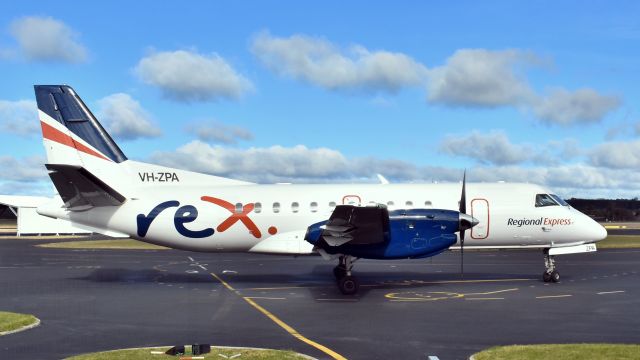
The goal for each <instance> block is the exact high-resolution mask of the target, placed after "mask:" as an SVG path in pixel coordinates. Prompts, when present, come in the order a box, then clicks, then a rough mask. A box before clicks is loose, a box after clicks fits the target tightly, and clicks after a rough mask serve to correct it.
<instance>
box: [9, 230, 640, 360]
mask: <svg viewBox="0 0 640 360" xmlns="http://www.w3.org/2000/svg"><path fill="white" fill-rule="evenodd" d="M74 240H77V239H74ZM48 241H50V240H48ZM39 243H42V241H38V240H22V239H2V238H0V310H2V311H14V312H24V313H31V314H34V315H35V316H37V317H38V318H39V319H41V321H42V323H41V325H40V326H39V327H37V328H34V329H31V330H28V331H24V332H20V333H16V334H11V335H6V336H2V337H0V358H2V359H60V358H65V357H68V356H71V355H75V354H80V353H86V352H95V351H104V350H112V349H118V348H131V347H146V346H160V345H176V344H193V343H209V344H212V345H224V346H238V347H262V348H275V349H291V350H294V351H298V352H300V353H303V354H307V355H310V356H312V357H315V358H319V359H332V358H348V359H429V356H436V357H438V358H439V359H440V360H448V359H466V358H468V357H469V356H470V355H471V354H473V353H475V352H477V351H480V350H482V349H485V348H487V347H491V346H494V345H506V344H537V343H583V342H612V343H640V331H638V329H640V249H636V250H633V249H629V250H600V251H598V252H596V253H588V254H576V255H563V256H558V257H557V258H556V259H557V266H558V269H559V271H560V274H561V282H560V283H557V284H552V283H544V282H542V280H541V277H542V276H541V275H542V271H543V259H542V253H541V252H539V251H509V252H507V251H500V252H499V251H479V252H471V251H467V252H465V256H464V269H465V273H464V277H461V274H460V254H459V253H458V252H446V253H444V254H442V255H438V256H436V257H433V258H431V259H423V260H396V261H373V260H371V261H370V260H360V261H358V262H356V264H355V272H356V275H357V276H358V277H359V279H360V281H361V284H362V285H361V290H360V292H359V294H358V295H357V296H351V297H350V296H343V295H341V294H340V292H339V291H338V289H337V287H336V286H335V281H334V278H333V275H332V268H333V266H334V265H335V264H333V263H332V262H329V261H325V260H323V259H322V258H321V257H318V256H305V257H297V258H294V257H284V256H269V255H252V254H220V253H218V254H209V253H193V252H185V251H178V250H65V249H49V248H38V247H34V246H33V245H36V244H39Z"/></svg>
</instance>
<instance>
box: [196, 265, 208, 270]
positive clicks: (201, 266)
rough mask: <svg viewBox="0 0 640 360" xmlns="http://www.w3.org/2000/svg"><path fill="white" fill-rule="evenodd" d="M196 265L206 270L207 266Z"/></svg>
mask: <svg viewBox="0 0 640 360" xmlns="http://www.w3.org/2000/svg"><path fill="white" fill-rule="evenodd" d="M198 267H199V268H200V269H202V270H207V268H206V267H204V266H202V265H198Z"/></svg>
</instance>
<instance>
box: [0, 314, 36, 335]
mask: <svg viewBox="0 0 640 360" xmlns="http://www.w3.org/2000/svg"><path fill="white" fill-rule="evenodd" d="M37 321H38V319H36V317H35V316H33V315H29V314H18V313H12V312H5V311H0V332H5V331H12V330H17V329H20V328H22V327H25V326H28V325H31V324H35V323H36V322H37Z"/></svg>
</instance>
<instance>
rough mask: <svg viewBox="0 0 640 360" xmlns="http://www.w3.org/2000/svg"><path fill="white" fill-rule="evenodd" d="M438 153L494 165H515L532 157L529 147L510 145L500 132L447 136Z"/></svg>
mask: <svg viewBox="0 0 640 360" xmlns="http://www.w3.org/2000/svg"><path fill="white" fill-rule="evenodd" d="M440 151H441V152H443V153H445V154H449V155H456V156H463V157H468V158H471V159H474V160H476V161H478V162H480V163H484V164H495V165H510V164H517V163H521V162H524V161H527V160H530V159H531V157H532V149H531V148H530V147H528V146H523V145H516V144H513V143H511V142H510V141H509V139H508V138H507V135H506V134H505V133H504V132H501V131H491V132H489V133H484V134H483V133H480V132H478V131H472V132H471V134H469V135H466V136H458V135H449V136H447V137H445V138H444V140H443V141H442V142H441V143H440Z"/></svg>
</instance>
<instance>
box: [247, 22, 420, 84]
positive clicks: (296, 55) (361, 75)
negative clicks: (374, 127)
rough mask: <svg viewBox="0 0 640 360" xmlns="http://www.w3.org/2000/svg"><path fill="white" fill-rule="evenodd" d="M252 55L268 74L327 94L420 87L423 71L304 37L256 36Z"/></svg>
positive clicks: (390, 56)
mask: <svg viewBox="0 0 640 360" xmlns="http://www.w3.org/2000/svg"><path fill="white" fill-rule="evenodd" d="M251 50H252V52H253V53H254V54H255V55H256V56H257V57H258V59H260V61H261V62H262V63H263V64H265V65H266V66H267V67H268V68H269V69H271V70H272V71H274V72H276V73H278V74H280V75H285V76H290V77H292V78H294V79H298V80H304V81H307V82H309V83H311V84H313V85H316V86H320V87H322V88H325V89H329V90H359V91H365V92H377V91H386V92H392V93H393V92H397V91H399V90H400V89H402V88H405V87H409V86H419V85H422V84H423V83H424V78H425V75H426V68H425V67H424V66H423V65H422V64H420V63H419V62H417V61H415V60H414V59H412V58H411V57H410V56H408V55H405V54H403V53H398V52H389V51H382V50H379V51H370V50H368V49H366V48H364V47H363V46H359V45H353V46H351V47H350V48H348V49H347V50H342V49H339V48H338V47H337V46H336V45H334V44H332V43H330V42H329V41H327V40H324V39H321V38H315V37H310V36H306V35H292V36H290V37H274V36H271V34H269V33H268V32H266V31H265V32H262V33H260V34H258V35H257V36H256V37H255V38H254V40H253V43H252V45H251Z"/></svg>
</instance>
